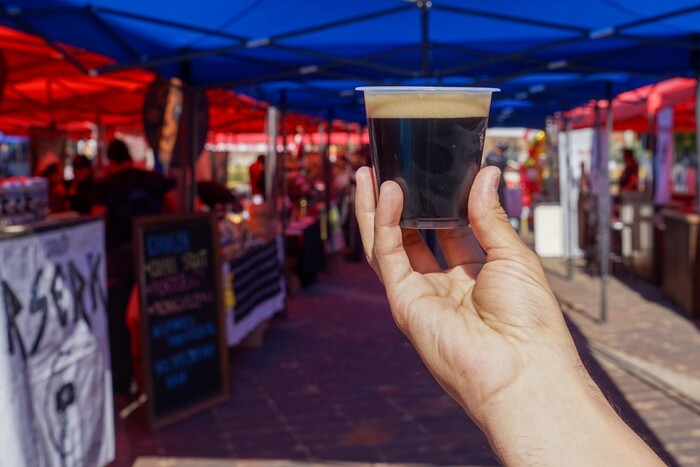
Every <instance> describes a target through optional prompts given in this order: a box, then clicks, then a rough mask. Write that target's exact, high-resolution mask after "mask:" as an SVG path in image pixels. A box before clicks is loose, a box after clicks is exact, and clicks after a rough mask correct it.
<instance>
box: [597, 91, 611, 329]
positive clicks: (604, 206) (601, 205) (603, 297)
mask: <svg viewBox="0 0 700 467" xmlns="http://www.w3.org/2000/svg"><path fill="white" fill-rule="evenodd" d="M597 111H598V112H599V111H600V108H598V109H597ZM605 114H606V115H605V134H604V135H603V134H601V133H602V127H601V126H602V125H599V126H598V127H597V128H598V129H597V131H598V132H599V135H600V136H599V137H598V160H599V162H600V163H599V167H598V170H599V172H598V219H599V222H598V237H599V242H600V318H599V322H600V323H605V322H607V320H608V306H607V305H608V304H607V279H608V269H609V265H610V263H609V261H610V175H609V173H608V150H609V143H610V136H611V134H612V123H613V114H612V99H608V107H607V109H606V112H605ZM598 121H599V122H600V117H598ZM601 123H602V122H601Z"/></svg>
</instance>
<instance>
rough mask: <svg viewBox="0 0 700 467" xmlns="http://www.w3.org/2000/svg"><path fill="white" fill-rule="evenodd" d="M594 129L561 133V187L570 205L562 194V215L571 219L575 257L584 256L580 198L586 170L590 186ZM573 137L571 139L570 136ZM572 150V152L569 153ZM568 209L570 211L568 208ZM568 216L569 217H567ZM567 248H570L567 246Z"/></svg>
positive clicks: (571, 245)
mask: <svg viewBox="0 0 700 467" xmlns="http://www.w3.org/2000/svg"><path fill="white" fill-rule="evenodd" d="M593 136H594V135H593V129H592V128H582V129H580V130H572V131H571V132H563V131H562V132H561V133H559V142H558V143H559V144H558V147H559V170H560V175H559V187H560V188H559V189H560V190H561V191H560V192H561V193H568V198H569V205H568V206H566V205H565V204H564V200H565V198H566V197H564V196H562V197H561V200H562V216H563V218H564V219H567V218H568V219H570V220H571V224H570V228H569V229H568V230H569V233H570V235H571V243H570V244H569V246H570V248H571V249H570V251H571V255H572V256H573V257H574V258H580V257H581V256H583V252H582V251H581V249H580V248H579V247H578V232H579V228H578V199H579V191H580V187H581V183H582V182H581V176H582V174H583V173H584V172H582V169H583V171H585V175H587V176H588V177H589V178H588V180H587V181H586V182H584V183H586V184H587V186H589V187H590V173H591V154H592V153H593ZM569 137H570V138H571V141H569V140H568V138H569ZM568 151H571V154H569V153H568ZM567 156H568V157H569V168H570V170H571V178H570V180H571V186H569V183H568V181H569V179H568V178H567V177H566V157H567ZM567 209H568V213H567V212H566V210H567ZM567 216H568V217H567ZM565 250H568V248H566V247H565Z"/></svg>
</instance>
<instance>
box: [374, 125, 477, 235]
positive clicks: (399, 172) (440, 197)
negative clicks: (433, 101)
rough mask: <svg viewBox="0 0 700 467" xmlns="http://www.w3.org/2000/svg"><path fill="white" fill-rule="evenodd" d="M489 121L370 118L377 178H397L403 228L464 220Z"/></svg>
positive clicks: (431, 225)
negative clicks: (399, 189)
mask: <svg viewBox="0 0 700 467" xmlns="http://www.w3.org/2000/svg"><path fill="white" fill-rule="evenodd" d="M486 121H487V119H486V117H485V116H483V117H462V118H370V119H369V131H370V140H371V142H372V143H371V144H372V154H373V158H374V160H373V163H374V167H375V168H376V176H377V181H378V183H380V184H381V183H382V182H383V181H385V180H394V181H395V182H397V183H398V184H399V186H400V187H401V189H402V190H403V195H404V207H403V213H402V217H401V219H402V225H403V226H404V227H432V228H436V227H440V226H454V225H457V224H466V213H467V200H468V196H469V190H470V189H471V185H472V181H473V180H474V177H475V176H476V172H477V171H478V170H479V167H480V166H481V154H482V151H483V149H484V134H485V130H486ZM380 154H383V155H384V156H378V155H380ZM389 155H393V157H389Z"/></svg>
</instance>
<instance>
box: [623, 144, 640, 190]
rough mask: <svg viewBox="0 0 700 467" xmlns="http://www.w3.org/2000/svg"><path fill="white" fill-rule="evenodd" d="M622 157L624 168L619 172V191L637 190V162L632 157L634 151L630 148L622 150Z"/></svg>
mask: <svg viewBox="0 0 700 467" xmlns="http://www.w3.org/2000/svg"><path fill="white" fill-rule="evenodd" d="M622 158H623V161H624V164H625V168H624V169H623V170H622V174H620V181H619V183H620V192H623V191H637V190H638V189H639V164H638V163H637V161H636V160H635V158H634V152H633V151H632V150H631V149H625V150H623V151H622Z"/></svg>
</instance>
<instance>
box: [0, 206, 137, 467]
mask: <svg viewBox="0 0 700 467" xmlns="http://www.w3.org/2000/svg"><path fill="white" fill-rule="evenodd" d="M0 327H1V332H0V413H1V414H2V417H0V453H2V454H0V465H8V466H32V467H33V466H61V467H71V466H86V465H97V466H101V465H106V464H107V463H109V462H110V461H112V460H113V459H114V420H113V409H112V377H111V371H110V361H109V341H108V329H107V279H106V270H105V254H104V228H103V224H102V222H101V221H97V220H89V221H78V222H75V223H72V224H70V223H69V224H59V225H56V226H52V227H49V228H48V229H47V230H43V231H40V232H39V233H36V232H27V233H21V232H20V233H17V234H15V235H12V236H6V237H5V238H1V237H0ZM125 357H127V358H128V356H125Z"/></svg>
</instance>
